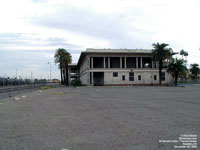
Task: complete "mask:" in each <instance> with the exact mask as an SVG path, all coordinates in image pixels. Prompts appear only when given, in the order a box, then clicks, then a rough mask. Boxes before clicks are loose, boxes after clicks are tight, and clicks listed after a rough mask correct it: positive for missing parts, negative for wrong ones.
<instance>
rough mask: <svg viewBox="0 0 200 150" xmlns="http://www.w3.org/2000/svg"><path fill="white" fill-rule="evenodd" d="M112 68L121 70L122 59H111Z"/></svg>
mask: <svg viewBox="0 0 200 150" xmlns="http://www.w3.org/2000/svg"><path fill="white" fill-rule="evenodd" d="M110 68H120V57H110Z"/></svg>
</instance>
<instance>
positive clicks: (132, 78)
mask: <svg viewBox="0 0 200 150" xmlns="http://www.w3.org/2000/svg"><path fill="white" fill-rule="evenodd" d="M129 81H134V72H129Z"/></svg>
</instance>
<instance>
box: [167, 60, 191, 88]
mask: <svg viewBox="0 0 200 150" xmlns="http://www.w3.org/2000/svg"><path fill="white" fill-rule="evenodd" d="M167 72H169V73H171V74H172V76H173V77H174V79H175V86H177V81H178V77H180V76H182V75H183V76H185V75H186V73H187V67H186V66H185V60H183V59H177V58H176V59H172V62H171V63H170V64H169V66H168V69H167Z"/></svg>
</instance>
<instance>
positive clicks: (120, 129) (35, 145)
mask: <svg viewBox="0 0 200 150" xmlns="http://www.w3.org/2000/svg"><path fill="white" fill-rule="evenodd" d="M183 134H184V135H198V136H199V138H200V87H177V88H175V87H81V88H64V87H60V88H56V89H49V90H44V91H42V92H41V93H39V92H37V91H34V92H32V93H28V94H27V95H26V97H25V98H22V99H20V100H17V101H13V100H11V99H8V100H4V101H0V149H1V150H60V149H62V148H65V149H69V150H157V149H161V150H166V149H167V150H168V149H174V146H175V145H180V143H172V142H171V143H163V142H161V141H160V142H159V140H168V141H169V140H178V139H179V137H180V136H181V135H183ZM165 142H166V141H165ZM197 144H198V149H200V140H199V142H197Z"/></svg>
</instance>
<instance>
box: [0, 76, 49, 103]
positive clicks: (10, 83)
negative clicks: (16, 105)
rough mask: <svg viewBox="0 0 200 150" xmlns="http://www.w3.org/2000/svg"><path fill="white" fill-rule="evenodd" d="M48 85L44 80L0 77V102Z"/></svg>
mask: <svg viewBox="0 0 200 150" xmlns="http://www.w3.org/2000/svg"><path fill="white" fill-rule="evenodd" d="M49 84H50V83H49V82H48V81H47V80H46V79H34V80H31V79H22V78H21V79H16V78H10V77H0V100H2V99H5V98H9V97H14V96H17V95H21V94H25V93H27V92H31V91H33V90H36V89H39V88H40V87H42V86H47V85H49Z"/></svg>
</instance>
